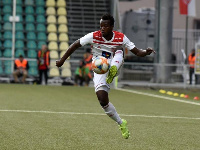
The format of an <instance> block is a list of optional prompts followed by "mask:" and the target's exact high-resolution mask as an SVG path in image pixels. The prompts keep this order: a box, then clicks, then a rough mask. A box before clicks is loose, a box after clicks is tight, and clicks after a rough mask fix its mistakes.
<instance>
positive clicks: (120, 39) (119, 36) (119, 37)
mask: <svg viewBox="0 0 200 150" xmlns="http://www.w3.org/2000/svg"><path fill="white" fill-rule="evenodd" d="M113 32H114V33H115V37H114V40H113V41H112V42H123V39H124V34H123V33H121V32H118V31H113Z"/></svg>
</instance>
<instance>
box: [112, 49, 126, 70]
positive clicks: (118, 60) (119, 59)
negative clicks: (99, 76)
mask: <svg viewBox="0 0 200 150" xmlns="http://www.w3.org/2000/svg"><path fill="white" fill-rule="evenodd" d="M123 59H124V58H123V51H122V50H117V51H116V52H115V56H114V57H113V59H112V61H111V66H113V65H115V66H117V70H118V69H119V68H120V67H121V66H122V63H123Z"/></svg>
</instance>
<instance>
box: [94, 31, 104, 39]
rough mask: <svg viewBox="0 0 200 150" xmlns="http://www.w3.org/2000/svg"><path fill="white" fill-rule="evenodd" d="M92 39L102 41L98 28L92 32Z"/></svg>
mask: <svg viewBox="0 0 200 150" xmlns="http://www.w3.org/2000/svg"><path fill="white" fill-rule="evenodd" d="M93 39H94V40H98V41H102V42H104V40H103V38H102V34H101V31H100V30H99V31H96V32H94V33H93Z"/></svg>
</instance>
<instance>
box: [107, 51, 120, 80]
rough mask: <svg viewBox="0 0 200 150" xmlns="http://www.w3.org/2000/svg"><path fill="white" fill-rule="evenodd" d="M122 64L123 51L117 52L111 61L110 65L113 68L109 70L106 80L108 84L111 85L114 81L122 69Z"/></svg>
mask: <svg viewBox="0 0 200 150" xmlns="http://www.w3.org/2000/svg"><path fill="white" fill-rule="evenodd" d="M122 64H123V50H117V51H116V52H115V55H114V57H113V59H112V61H111V65H110V66H111V67H110V69H109V72H108V77H107V79H106V82H107V83H108V84H110V83H111V82H112V81H113V79H114V77H115V76H116V75H117V73H118V70H119V69H120V67H121V66H122Z"/></svg>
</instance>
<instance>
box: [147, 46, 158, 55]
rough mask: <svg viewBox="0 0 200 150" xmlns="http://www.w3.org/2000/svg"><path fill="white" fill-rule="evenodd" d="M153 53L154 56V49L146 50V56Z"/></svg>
mask: <svg viewBox="0 0 200 150" xmlns="http://www.w3.org/2000/svg"><path fill="white" fill-rule="evenodd" d="M152 52H153V53H154V54H156V52H155V51H154V50H153V49H152V48H150V47H148V48H147V49H146V55H150V54H151V53H152Z"/></svg>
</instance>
